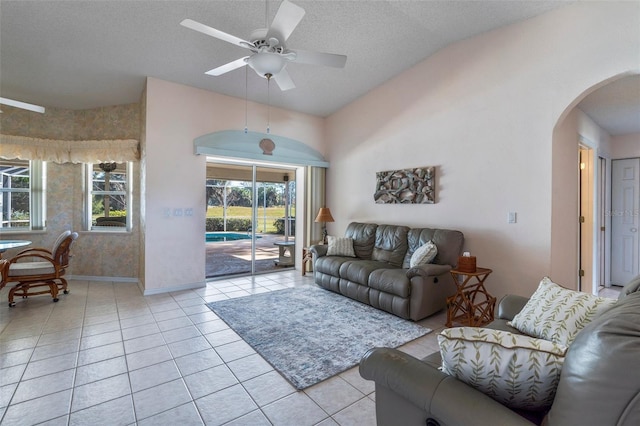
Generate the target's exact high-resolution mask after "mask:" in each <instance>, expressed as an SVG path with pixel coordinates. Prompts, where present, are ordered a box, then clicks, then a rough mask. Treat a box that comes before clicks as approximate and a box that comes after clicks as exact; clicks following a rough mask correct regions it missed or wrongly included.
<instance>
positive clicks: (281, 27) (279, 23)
mask: <svg viewBox="0 0 640 426" xmlns="http://www.w3.org/2000/svg"><path fill="white" fill-rule="evenodd" d="M304 13H305V12H304V9H303V8H301V7H300V6H297V5H295V4H293V3H291V2H290V1H287V0H284V1H283V2H282V4H280V8H279V9H278V12H277V13H276V17H275V18H273V22H272V23H271V26H270V27H269V31H268V32H267V37H266V38H267V40H268V39H269V38H270V37H275V38H277V39H278V40H280V43H284V42H285V41H287V39H288V38H289V36H290V35H291V33H292V32H293V30H295V29H296V27H297V26H298V24H299V23H300V21H301V20H302V17H303V16H304Z"/></svg>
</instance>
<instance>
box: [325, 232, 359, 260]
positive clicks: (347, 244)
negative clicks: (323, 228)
mask: <svg viewBox="0 0 640 426" xmlns="http://www.w3.org/2000/svg"><path fill="white" fill-rule="evenodd" d="M327 242H328V248H327V256H347V257H356V254H355V252H354V251H353V239H352V238H346V237H333V236H331V235H328V236H327Z"/></svg>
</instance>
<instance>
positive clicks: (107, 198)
mask: <svg viewBox="0 0 640 426" xmlns="http://www.w3.org/2000/svg"><path fill="white" fill-rule="evenodd" d="M86 174H87V184H86V187H87V188H88V194H87V208H86V211H87V217H86V220H87V224H88V225H87V230H101V231H126V230H130V229H131V213H130V210H131V186H132V185H131V163H130V162H127V163H99V164H88V165H87V173H86Z"/></svg>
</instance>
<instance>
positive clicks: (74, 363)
mask: <svg viewBox="0 0 640 426" xmlns="http://www.w3.org/2000/svg"><path fill="white" fill-rule="evenodd" d="M306 285H313V282H312V279H311V277H310V276H307V277H304V278H303V277H301V276H300V274H299V272H297V271H286V272H281V273H275V274H269V275H260V276H255V277H253V278H251V277H243V278H234V279H229V280H221V281H212V282H209V283H208V284H207V286H206V287H204V288H201V289H196V290H189V291H181V292H176V293H167V294H162V295H154V296H147V297H144V296H143V295H142V293H141V291H140V290H139V288H138V287H137V285H135V284H130V283H112V282H99V281H80V280H73V281H70V286H69V289H70V291H71V293H70V294H68V295H61V296H60V301H59V302H58V303H53V302H52V301H51V298H49V297H47V296H35V297H30V298H29V299H27V300H22V299H18V300H17V304H16V307H15V308H9V307H8V306H7V304H6V303H5V301H6V300H7V289H6V288H5V289H3V290H2V291H1V292H0V302H1V303H0V330H1V331H0V368H1V370H0V418H1V419H2V420H1V421H0V423H1V424H2V425H5V424H6V425H33V424H47V425H132V424H137V425H154V426H155V425H164V424H167V425H175V424H179V425H201V424H207V425H221V424H227V425H252V426H253V425H295V426H303V425H315V424H317V425H323V426H328V425H343V426H346V425H358V426H366V425H375V406H374V401H375V395H374V385H373V382H369V381H366V380H364V379H362V378H361V377H360V375H359V373H358V369H357V367H356V368H352V369H350V370H348V371H345V372H344V373H342V374H340V375H338V376H335V377H333V378H330V379H328V380H325V381H324V382H321V383H319V384H317V385H315V386H312V387H309V388H307V389H305V390H304V391H296V390H295V389H294V388H293V387H292V386H291V385H290V384H289V383H288V382H287V381H286V380H285V379H283V378H282V376H280V374H279V373H277V372H276V371H275V370H273V368H272V367H271V366H270V365H269V364H268V363H267V362H266V361H264V359H262V357H260V356H259V355H258V354H257V353H256V352H255V351H254V350H253V349H252V348H251V347H250V346H249V345H247V344H246V343H245V342H244V341H242V339H240V337H239V336H238V335H237V334H236V333H235V332H233V330H231V329H230V328H229V327H227V326H226V324H225V323H224V322H223V321H222V320H220V319H219V318H218V317H217V316H216V315H215V314H214V313H213V312H211V311H210V310H209V309H208V308H207V307H206V306H205V305H204V303H205V302H211V301H214V300H220V299H226V298H231V297H241V296H248V295H250V294H255V293H261V292H267V291H273V290H279V289H283V288H288V287H295V286H306ZM265 314H268V313H265ZM445 317H446V315H445V313H444V312H441V313H439V314H437V315H435V316H432V317H430V318H428V319H426V320H423V321H421V322H420V323H421V324H422V325H424V326H425V327H429V328H432V329H434V332H433V333H430V334H428V335H427V336H425V337H423V338H421V339H418V340H415V341H413V342H411V343H409V344H407V345H404V346H403V347H402V348H401V349H402V350H404V351H405V352H407V353H410V354H412V355H414V356H417V357H423V356H426V355H428V354H430V353H432V352H434V351H436V350H437V349H438V347H437V342H436V334H437V332H438V331H440V330H441V329H442V328H443V325H444V322H445Z"/></svg>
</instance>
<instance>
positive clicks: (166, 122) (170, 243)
mask: <svg viewBox="0 0 640 426" xmlns="http://www.w3.org/2000/svg"><path fill="white" fill-rule="evenodd" d="M249 114H250V116H249V119H250V122H251V123H261V122H263V123H265V127H266V122H267V108H266V106H264V105H260V104H255V103H250V104H249ZM244 117H245V101H244V100H243V99H237V98H232V97H229V96H224V95H220V94H216V93H213V92H209V91H206V90H200V89H195V88H192V87H188V86H183V85H179V84H175V83H170V82H167V81H162V80H158V79H154V78H149V79H148V80H147V88H146V135H145V139H144V140H145V146H144V153H145V154H144V155H145V158H144V167H143V171H142V173H143V176H142V179H143V180H144V193H143V194H142V197H143V198H144V204H143V205H144V212H143V215H144V218H143V221H144V233H145V238H144V257H145V258H144V268H142V270H143V271H144V275H143V276H141V281H142V283H143V286H144V290H145V294H152V293H157V292H163V291H168V290H176V289H181V288H189V287H198V286H202V285H204V280H205V242H204V232H205V206H206V203H205V173H206V167H205V157H202V156H196V155H194V153H193V139H195V138H196V137H198V136H202V135H205V134H208V133H211V132H215V131H219V130H229V129H232V130H233V129H235V130H238V129H243V128H244ZM250 130H252V131H254V130H255V131H263V130H262V129H250ZM271 131H272V133H273V134H277V135H281V136H286V137H289V138H292V139H296V140H299V141H302V142H304V143H306V144H307V145H309V146H310V147H312V148H314V149H316V150H317V151H318V152H320V153H323V154H324V146H323V136H324V133H323V132H324V120H323V119H321V118H318V117H314V116H310V115H306V114H300V113H297V112H292V111H286V110H281V109H277V108H272V109H271ZM258 142H259V141H256V144H257V143H258ZM187 208H191V209H193V216H192V217H186V216H174V215H173V212H174V210H175V209H182V210H183V211H184V209H187ZM167 209H168V210H169V212H171V216H170V217H166V216H165V214H164V213H165V211H166V210H167Z"/></svg>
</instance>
